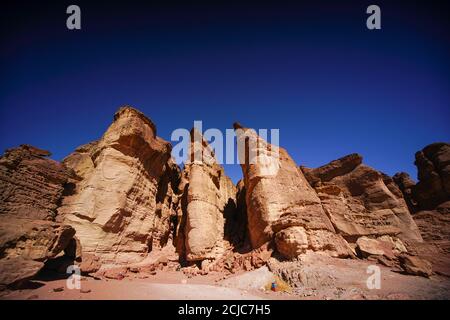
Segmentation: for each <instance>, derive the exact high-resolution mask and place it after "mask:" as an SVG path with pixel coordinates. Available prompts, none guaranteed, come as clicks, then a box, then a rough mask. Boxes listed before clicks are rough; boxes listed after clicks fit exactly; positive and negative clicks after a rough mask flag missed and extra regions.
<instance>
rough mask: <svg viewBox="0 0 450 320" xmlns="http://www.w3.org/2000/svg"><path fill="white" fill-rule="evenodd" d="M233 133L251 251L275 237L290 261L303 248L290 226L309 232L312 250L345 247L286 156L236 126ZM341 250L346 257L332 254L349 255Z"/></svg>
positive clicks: (300, 234) (300, 237)
mask: <svg viewBox="0 0 450 320" xmlns="http://www.w3.org/2000/svg"><path fill="white" fill-rule="evenodd" d="M234 128H235V130H236V136H237V139H238V151H239V157H240V159H241V167H242V172H243V175H244V184H245V189H246V205H247V215H248V229H249V234H250V240H251V243H252V246H253V248H258V247H259V246H261V245H262V244H264V243H266V242H268V241H271V240H272V238H273V237H274V236H275V239H276V240H275V241H276V244H277V247H278V250H279V251H280V253H282V254H284V255H285V256H286V257H288V258H292V257H293V256H294V255H295V254H296V253H297V252H300V251H302V250H303V248H304V247H305V245H306V244H305V237H304V234H303V232H300V231H299V230H301V229H298V228H293V227H302V228H304V230H306V231H307V232H308V237H310V239H311V240H313V241H311V242H312V245H311V244H310V245H309V248H310V249H313V250H320V251H334V249H336V248H335V247H333V245H332V244H335V243H341V244H342V245H343V246H344V247H346V246H345V240H344V239H342V238H341V236H339V235H336V234H335V230H334V227H333V225H332V224H331V222H330V220H329V219H328V217H327V215H326V214H325V212H324V210H323V208H322V205H321V203H320V199H319V197H318V196H317V194H316V193H315V192H314V189H313V188H311V186H310V185H309V183H308V182H307V181H306V179H305V177H304V175H303V173H302V172H301V171H300V170H299V168H298V167H297V166H296V164H295V162H294V161H293V160H292V159H291V157H290V156H289V154H288V153H287V151H286V150H284V149H283V148H278V147H276V146H274V145H271V144H268V143H267V142H266V141H265V140H264V139H262V138H261V137H259V136H258V135H257V134H256V132H255V131H254V130H252V129H248V128H243V127H242V126H241V125H239V124H235V125H234ZM246 141H247V142H246ZM280 232H281V233H280ZM277 233H280V234H279V235H276V234H277ZM339 247H340V246H339ZM328 249H330V250H328ZM344 251H347V252H345V253H343V252H335V253H334V254H336V255H339V256H343V255H347V256H348V255H350V254H351V253H350V250H349V249H348V250H344Z"/></svg>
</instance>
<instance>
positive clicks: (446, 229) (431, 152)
mask: <svg viewBox="0 0 450 320" xmlns="http://www.w3.org/2000/svg"><path fill="white" fill-rule="evenodd" d="M415 157H416V161H415V165H416V166H417V171H418V175H417V177H418V180H419V181H418V183H417V184H415V182H414V181H413V180H412V179H411V178H410V177H409V176H408V175H407V174H406V173H397V174H396V175H395V176H394V180H395V181H396V183H397V184H398V185H399V187H400V189H401V190H402V192H403V195H404V197H405V199H406V200H407V201H408V203H409V204H410V207H411V211H412V212H413V218H414V220H415V221H416V223H417V225H418V227H419V229H420V232H421V234H422V236H423V239H424V240H425V242H426V243H424V244H423V245H419V244H416V250H417V251H418V253H419V254H421V255H422V256H424V257H425V258H426V259H428V260H429V261H431V262H432V263H433V269H434V270H435V271H436V272H438V273H441V274H445V275H447V276H450V217H449V214H450V192H449V190H450V189H449V187H450V144H448V143H433V144H430V145H428V146H426V147H425V148H423V149H422V150H421V151H418V152H417V153H416V155H415Z"/></svg>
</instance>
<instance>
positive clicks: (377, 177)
mask: <svg viewBox="0 0 450 320" xmlns="http://www.w3.org/2000/svg"><path fill="white" fill-rule="evenodd" d="M303 171H304V172H305V175H306V177H307V179H308V181H310V183H311V185H313V186H314V188H315V190H316V191H317V194H318V196H319V197H320V200H321V203H322V206H323V208H324V210H325V212H326V213H327V215H328V216H329V217H330V219H331V222H332V223H333V226H334V227H335V229H336V231H337V232H338V233H339V234H342V235H343V236H344V237H345V238H346V239H348V240H349V241H352V242H354V241H356V239H357V238H358V237H361V236H381V235H394V236H398V237H399V238H401V239H409V240H414V241H421V240H422V238H421V235H420V232H419V230H418V228H417V225H416V223H415V222H414V220H413V219H412V217H411V214H410V212H409V210H408V207H407V205H406V202H405V200H404V199H403V196H402V193H401V191H400V190H399V189H398V187H397V185H396V184H395V183H394V182H393V180H392V179H391V178H390V177H388V176H387V175H385V174H382V173H380V172H379V171H376V170H374V169H372V168H371V167H369V166H366V165H364V164H362V157H361V156H359V155H357V154H352V155H349V156H346V157H343V158H341V159H338V160H335V161H332V162H331V163H329V164H327V165H324V166H322V167H319V168H317V169H308V168H303Z"/></svg>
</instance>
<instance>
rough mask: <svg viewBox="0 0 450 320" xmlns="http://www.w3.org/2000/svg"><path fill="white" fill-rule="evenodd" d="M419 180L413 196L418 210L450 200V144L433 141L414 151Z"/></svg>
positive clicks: (432, 207) (428, 208)
mask: <svg viewBox="0 0 450 320" xmlns="http://www.w3.org/2000/svg"><path fill="white" fill-rule="evenodd" d="M415 165H416V166H417V171H418V174H417V177H418V179H419V182H418V183H417V185H415V186H414V188H413V198H414V199H415V201H417V203H418V207H419V209H420V210H430V209H434V208H435V207H437V206H438V205H439V204H441V203H443V202H445V201H450V144H448V143H433V144H430V145H428V146H426V147H425V148H423V149H422V150H421V151H418V152H417V153H416V161H415Z"/></svg>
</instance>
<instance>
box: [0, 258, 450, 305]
mask: <svg viewBox="0 0 450 320" xmlns="http://www.w3.org/2000/svg"><path fill="white" fill-rule="evenodd" d="M368 265H370V262H367V261H355V260H343V259H333V260H332V264H329V263H328V262H326V263H318V264H317V265H314V266H313V270H312V271H311V274H312V278H313V281H312V285H310V286H308V287H303V288H302V287H300V288H294V289H293V290H292V291H291V292H290V293H287V292H271V291H265V290H262V289H249V290H245V289H242V288H241V289H239V287H242V286H240V282H239V279H240V278H239V275H233V276H231V277H228V286H227V287H224V286H221V285H220V280H222V279H224V274H222V273H210V274H208V275H198V276H194V277H191V278H188V277H187V276H186V275H185V274H184V273H183V272H181V271H159V272H158V273H157V274H156V275H150V276H144V275H139V274H137V275H136V276H134V277H127V278H125V279H123V280H112V279H102V280H96V279H94V278H90V277H82V281H81V291H80V290H78V289H73V290H70V289H68V288H67V286H66V280H65V279H59V280H45V279H42V280H35V281H33V284H34V287H35V288H30V289H22V290H15V291H10V292H7V293H3V295H2V296H1V297H0V299H56V300H60V299H82V300H84V299H87V300H93V299H137V300H141V299H155V300H173V299H182V300H190V299H199V300H208V299H209V300H230V299H237V300H245V299H308V300H309V299H320V300H331V299H333V300H334V299H396V300H397V299H401V300H403V299H450V279H449V278H447V277H442V276H438V275H436V276H433V277H431V278H430V279H427V278H423V277H419V276H411V275H403V274H400V273H397V272H393V271H391V270H390V269H389V268H386V267H383V266H380V268H381V274H382V278H381V288H380V289H373V290H369V289H367V286H366V279H367V277H368V275H367V272H366V270H367V266H368ZM314 274H319V275H320V277H319V278H320V279H314ZM324 274H325V275H326V277H325V278H328V277H329V278H330V279H332V281H330V282H329V281H327V280H326V279H325V280H324V277H322V275H324ZM233 277H234V278H233ZM255 277H256V275H255ZM230 279H231V280H232V281H231V285H230V281H229V280H230ZM255 281H256V279H255ZM330 283H332V284H331V285H330ZM55 288H62V289H63V290H62V291H60V292H55V291H54V289H55ZM86 291H89V292H86Z"/></svg>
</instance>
